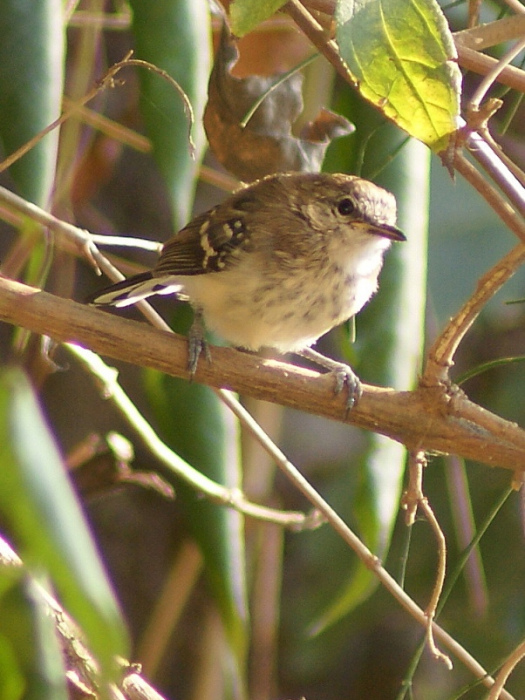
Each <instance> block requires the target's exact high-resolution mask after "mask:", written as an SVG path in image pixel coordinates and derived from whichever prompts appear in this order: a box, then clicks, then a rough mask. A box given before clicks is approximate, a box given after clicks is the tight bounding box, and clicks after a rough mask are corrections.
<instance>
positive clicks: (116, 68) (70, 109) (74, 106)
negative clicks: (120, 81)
mask: <svg viewBox="0 0 525 700" xmlns="http://www.w3.org/2000/svg"><path fill="white" fill-rule="evenodd" d="M132 53H133V52H132V51H130V52H129V53H128V54H127V55H126V56H125V57H124V59H123V60H122V61H119V62H118V63H115V64H114V65H112V66H111V67H110V68H109V69H108V70H107V72H106V74H105V75H104V76H103V77H102V78H101V80H100V81H99V82H98V84H97V85H96V86H95V87H94V88H92V89H91V90H90V91H89V92H88V93H87V94H86V95H84V97H82V98H81V99H80V100H75V101H71V102H69V103H68V106H67V108H66V109H65V110H64V112H63V113H62V114H61V115H60V117H58V119H55V121H54V122H51V124H48V126H46V127H45V129H42V131H39V132H38V134H36V135H35V136H33V138H31V139H30V140H29V141H27V142H26V143H25V144H24V145H23V146H21V147H20V148H18V149H17V150H16V151H15V152H14V153H11V155H10V156H8V157H7V158H6V159H5V160H4V161H2V163H0V172H3V171H4V170H7V168H9V167H11V165H12V164H13V163H15V162H16V161H17V160H19V159H20V158H21V157H22V156H23V155H24V154H26V153H28V152H29V151H30V150H31V149H32V148H34V147H35V146H36V144H37V143H39V141H41V140H42V139H43V138H44V136H47V134H49V133H50V132H51V131H53V130H54V129H56V128H57V127H59V126H60V125H61V124H63V123H64V122H65V121H66V120H67V119H69V118H70V117H72V116H73V115H75V114H76V113H77V110H78V109H79V108H80V107H84V105H86V104H87V103H88V102H90V101H91V100H92V99H93V98H94V97H96V95H98V93H99V92H100V91H101V90H102V89H105V88H108V87H113V86H114V84H115V76H116V75H117V73H119V72H120V71H121V70H122V69H123V68H127V67H129V66H138V67H141V68H147V69H148V70H150V71H153V72H154V73H157V74H158V75H159V76H160V77H161V78H163V79H164V80H167V81H168V82H169V83H170V85H171V86H172V87H173V88H174V89H175V90H176V91H177V92H178V93H179V96H180V98H181V99H182V103H183V105H184V110H185V112H186V116H187V118H188V124H189V126H188V145H189V148H190V152H191V153H192V154H193V152H194V150H195V145H194V143H193V141H192V139H191V129H192V127H193V122H194V118H193V109H192V106H191V102H190V101H189V99H188V96H187V95H186V93H185V92H184V90H183V89H182V88H181V87H180V85H179V84H178V83H177V81H176V80H174V79H173V78H172V77H171V76H170V75H169V74H168V73H167V72H166V71H164V70H162V69H161V68H158V67H157V66H154V65H153V64H152V63H148V62H147V61H142V60H139V59H136V58H131V56H132Z"/></svg>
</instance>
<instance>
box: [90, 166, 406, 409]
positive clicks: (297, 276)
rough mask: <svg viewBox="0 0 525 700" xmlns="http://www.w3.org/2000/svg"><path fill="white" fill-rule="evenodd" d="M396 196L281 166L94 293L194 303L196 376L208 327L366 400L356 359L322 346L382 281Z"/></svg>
mask: <svg viewBox="0 0 525 700" xmlns="http://www.w3.org/2000/svg"><path fill="white" fill-rule="evenodd" d="M405 240H406V238H405V235H404V234H403V233H402V232H401V231H400V230H399V229H398V228H397V226H396V200H395V197H394V195H393V194H391V193H390V192H388V191H387V190H385V189H383V188H382V187H379V186H378V185H376V184H374V183H372V182H370V181H368V180H364V179H362V178H360V177H358V176H355V175H346V174H343V173H295V172H287V173H276V174H273V175H269V176H267V177H264V178H262V179H260V180H257V181H255V182H253V183H251V184H249V185H246V186H243V187H241V188H240V189H239V190H237V191H236V192H234V193H233V194H231V195H230V196H229V197H228V198H227V199H226V200H225V201H224V202H222V203H221V204H218V205H217V206H215V207H213V208H212V209H211V210H209V211H207V212H205V213H203V214H200V215H199V216H197V217H196V218H194V219H193V220H192V221H190V223H188V224H187V225H186V226H184V227H183V228H182V229H181V230H180V231H179V232H178V233H177V234H176V235H174V236H173V237H172V238H171V239H169V240H168V241H167V242H166V243H165V244H164V246H163V248H162V250H161V254H160V256H159V259H158V261H157V263H156V265H155V266H154V267H153V269H152V270H151V271H149V272H145V273H141V274H138V275H134V276H132V277H130V278H128V279H126V280H123V281H121V282H118V283H117V284H114V285H111V286H110V287H107V288H106V289H103V290H101V291H99V292H97V293H95V294H94V295H92V296H91V298H90V299H89V300H88V301H89V303H91V304H94V305H96V306H114V307H118V308H121V307H126V306H129V305H131V304H135V303H136V302H137V301H139V300H141V299H145V298H147V297H150V296H152V295H156V294H159V295H164V294H174V295H175V296H176V297H177V298H179V299H184V300H187V301H189V303H190V304H191V306H192V308H193V311H194V321H193V325H192V327H191V329H190V333H189V356H188V369H189V371H190V373H191V374H192V375H193V374H194V373H195V371H196V369H197V363H198V361H199V356H200V355H201V353H202V352H203V351H205V353H206V354H207V355H208V357H209V348H208V345H207V343H206V340H205V331H206V329H208V330H209V331H213V332H215V333H217V334H218V335H219V336H220V337H221V338H222V339H223V340H225V341H226V342H227V343H229V344H230V345H233V346H234V347H238V348H242V349H244V350H248V351H255V352H259V351H261V350H263V349H265V348H271V349H273V350H276V351H277V352H278V353H280V354H286V353H296V354H298V355H301V356H303V357H306V358H309V359H310V360H313V361H314V362H315V363H316V364H318V365H320V366H322V367H324V368H326V369H328V370H329V371H332V372H333V373H334V375H335V379H336V383H335V391H336V392H337V393H339V392H340V391H342V389H343V387H344V386H345V385H347V387H348V399H347V409H350V408H352V407H353V406H354V405H355V404H356V403H357V401H358V399H359V398H360V396H361V393H362V388H361V383H360V381H359V379H358V377H357V376H356V375H355V373H354V372H353V370H352V369H351V368H350V367H349V366H348V365H346V364H344V363H342V362H338V361H336V360H333V359H331V358H328V357H326V356H325V355H322V354H321V353H319V352H317V351H316V350H314V349H313V348H312V345H314V344H315V342H316V341H317V340H318V339H319V338H320V337H321V336H323V335H325V333H327V332H328V331H329V330H331V329H332V328H334V327H336V326H338V325H340V324H342V323H343V322H345V321H348V320H349V319H351V318H352V317H354V316H355V314H357V313H358V312H359V311H360V310H361V309H362V307H363V306H364V305H365V304H366V303H367V302H368V301H369V299H370V298H371V296H372V295H373V294H374V293H375V292H376V290H377V287H378V276H379V272H380V270H381V267H382V264H383V257H384V254H385V252H386V251H387V250H388V248H389V247H390V245H391V243H392V241H405Z"/></svg>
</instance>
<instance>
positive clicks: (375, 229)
mask: <svg viewBox="0 0 525 700" xmlns="http://www.w3.org/2000/svg"><path fill="white" fill-rule="evenodd" d="M368 231H369V233H375V234H376V236H383V238H390V240H392V241H406V236H405V234H404V233H402V232H401V231H400V230H399V229H398V228H396V227H395V226H389V225H388V224H383V225H381V226H374V225H369V226H368Z"/></svg>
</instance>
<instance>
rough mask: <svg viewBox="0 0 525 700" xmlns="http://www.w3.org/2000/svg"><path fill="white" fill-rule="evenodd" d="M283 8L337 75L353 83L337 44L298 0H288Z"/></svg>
mask: <svg viewBox="0 0 525 700" xmlns="http://www.w3.org/2000/svg"><path fill="white" fill-rule="evenodd" d="M284 9H285V10H286V12H287V13H288V14H289V15H290V17H291V18H292V19H293V21H294V22H295V23H296V24H297V26H298V27H299V29H301V31H302V32H304V34H305V35H306V36H307V37H308V39H310V41H311V42H312V44H313V45H314V46H315V47H316V48H317V49H318V50H319V51H320V53H322V54H323V56H324V57H325V58H326V59H327V61H329V62H330V63H331V64H332V65H333V67H334V68H335V70H336V71H337V72H338V73H339V75H340V76H341V77H342V78H343V79H344V80H346V81H347V82H349V83H350V84H354V80H353V78H352V76H351V75H350V73H349V71H348V67H347V65H346V63H345V62H344V61H343V59H342V58H341V55H340V53H339V49H338V48H337V45H336V44H335V42H334V41H332V40H331V39H330V38H329V37H328V36H327V33H326V31H325V30H324V29H323V28H322V27H321V25H320V24H319V22H318V21H317V20H316V19H315V18H314V17H313V16H312V15H311V14H310V13H309V12H308V10H307V9H306V8H305V7H304V5H302V4H301V3H300V2H299V0H288V2H287V3H286V5H285V6H284Z"/></svg>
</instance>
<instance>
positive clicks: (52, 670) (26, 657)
mask: <svg viewBox="0 0 525 700" xmlns="http://www.w3.org/2000/svg"><path fill="white" fill-rule="evenodd" d="M3 573H5V574H7V576H8V577H9V578H11V586H10V587H9V589H8V590H6V591H4V592H3V595H1V596H0V619H1V620H2V633H1V636H0V669H1V673H0V698H2V700H18V698H22V697H23V698H24V700H67V697H68V694H67V691H66V672H65V669H64V663H63V657H62V650H61V648H60V645H59V643H58V637H57V635H56V630H55V627H54V622H53V617H52V616H51V615H50V614H49V609H48V607H47V605H46V603H45V602H44V599H43V597H42V594H41V592H40V591H39V590H38V588H37V584H36V582H35V581H34V580H32V579H30V578H29V577H27V576H18V577H16V578H15V577H12V576H11V573H12V572H10V571H8V572H3ZM2 578H3V579H4V581H3V584H5V576H2ZM2 587H3V586H2Z"/></svg>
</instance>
